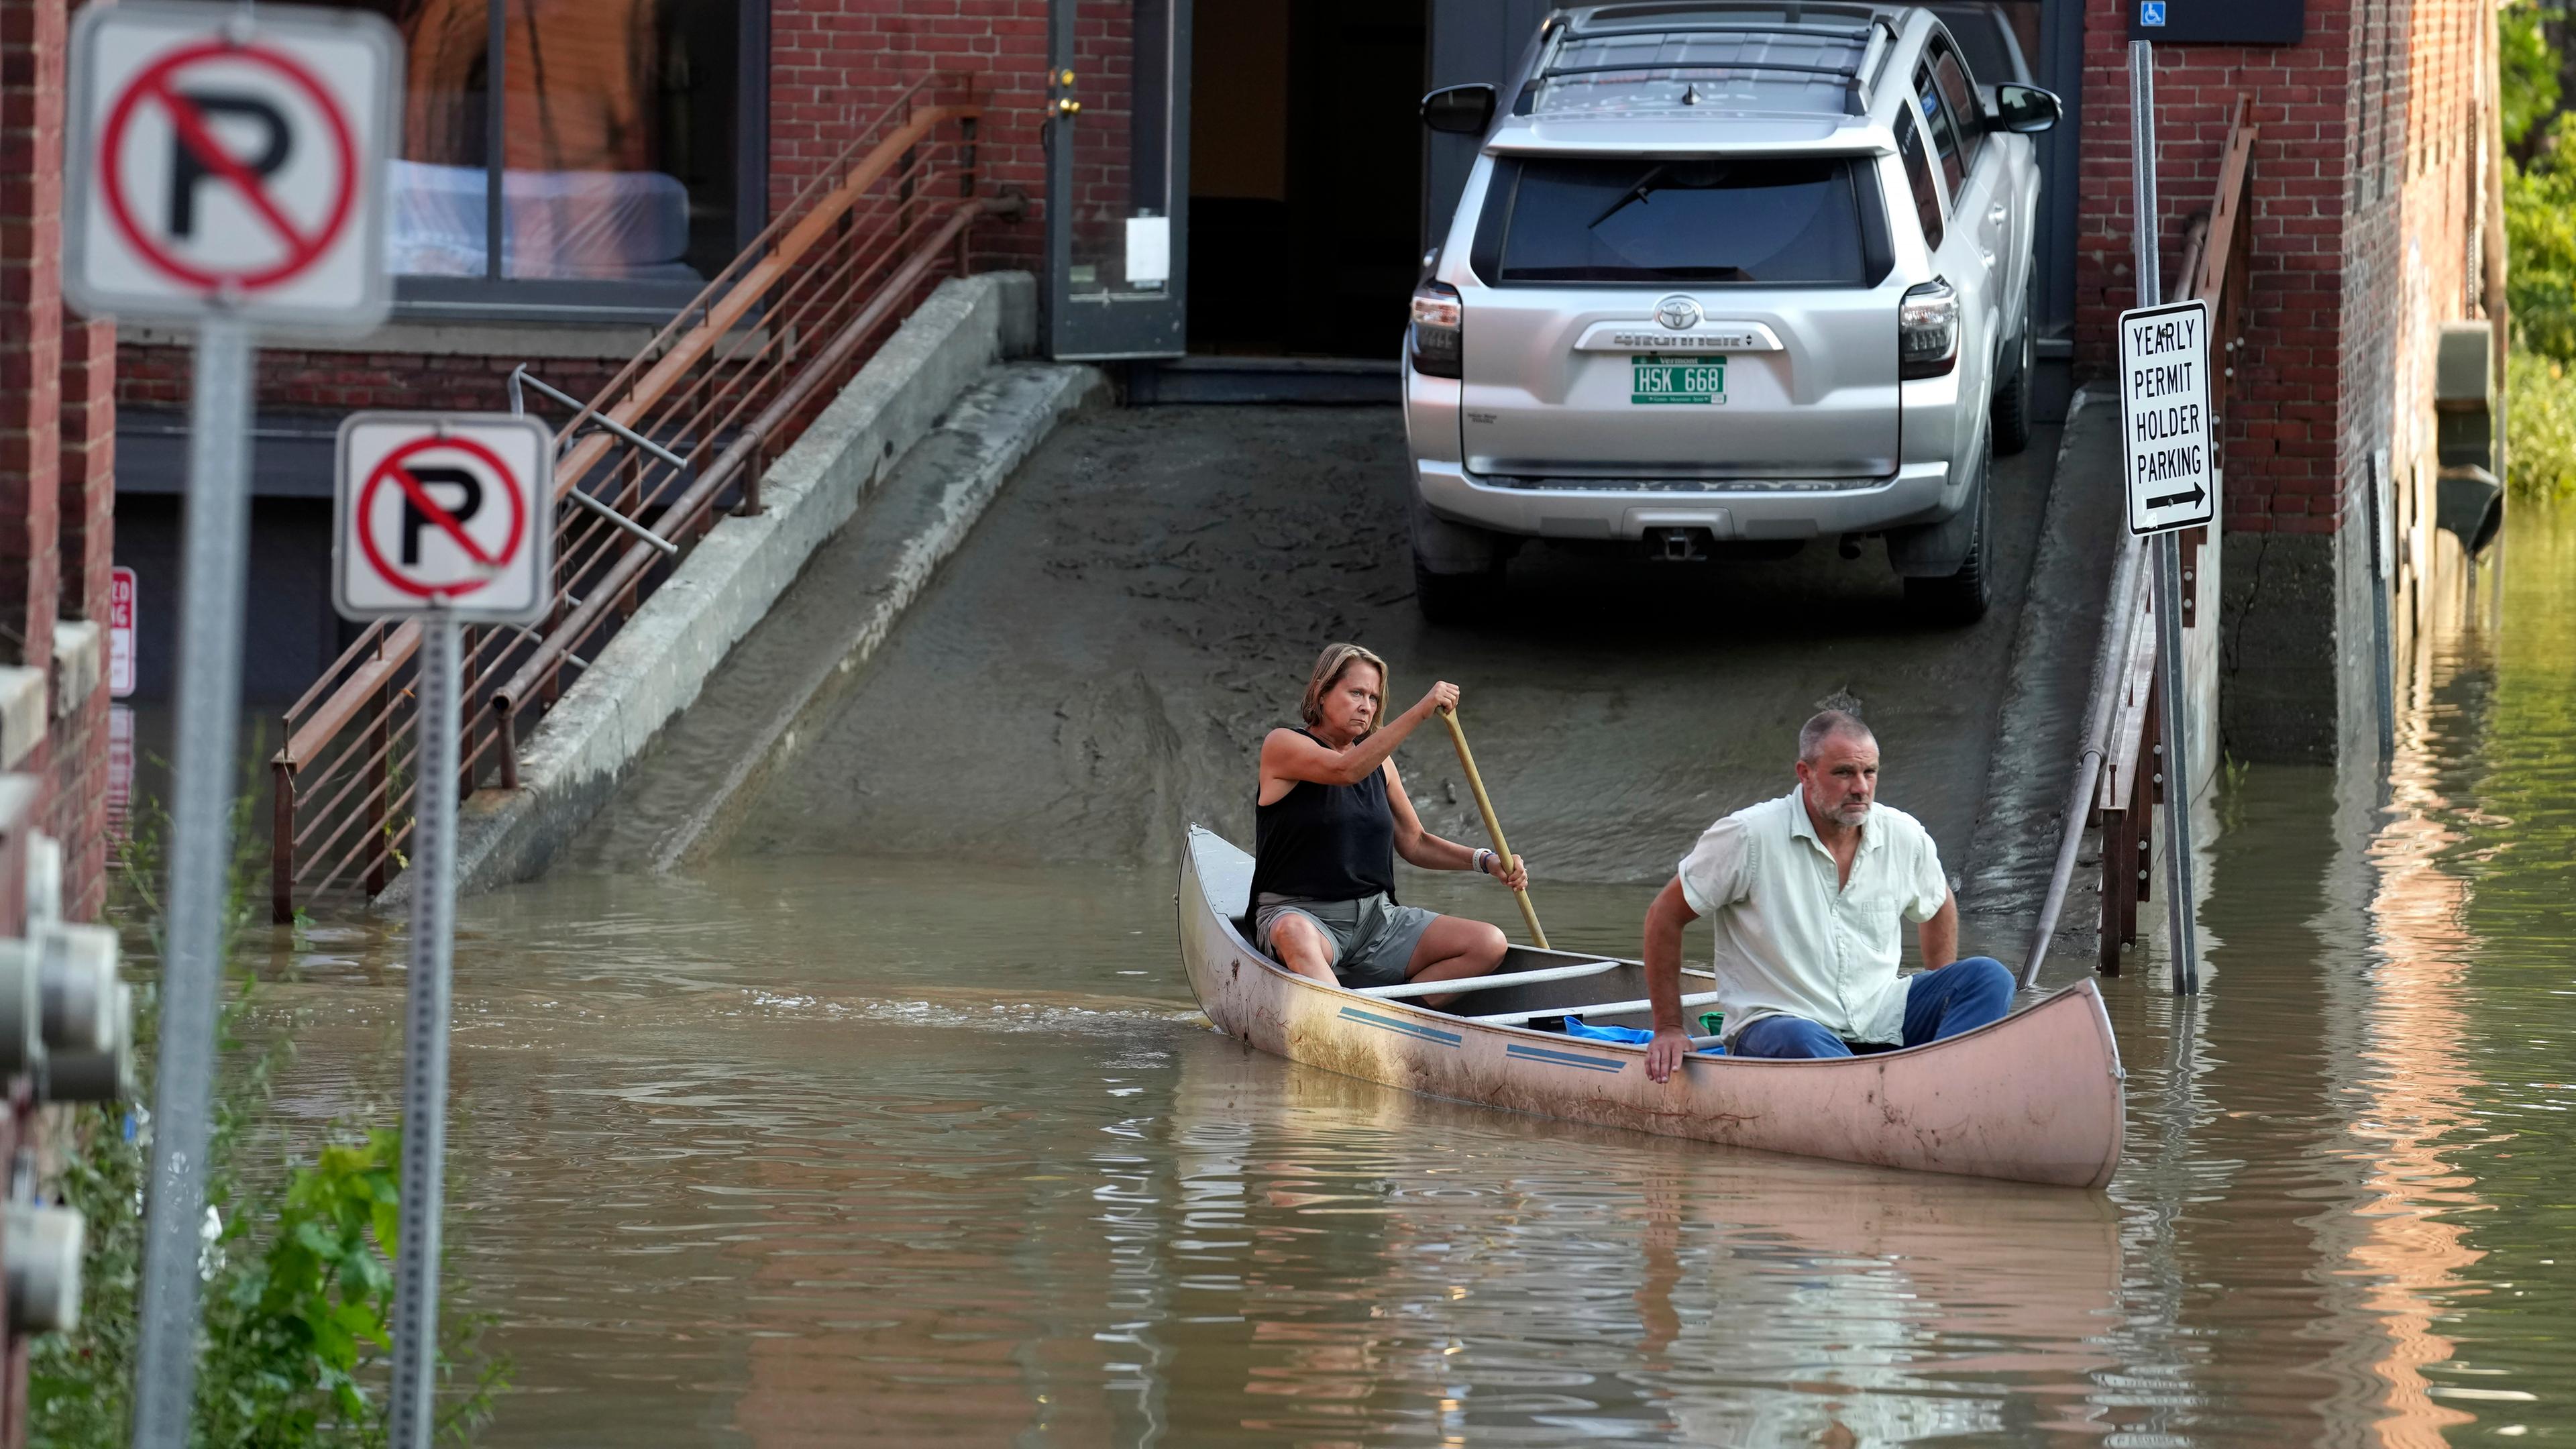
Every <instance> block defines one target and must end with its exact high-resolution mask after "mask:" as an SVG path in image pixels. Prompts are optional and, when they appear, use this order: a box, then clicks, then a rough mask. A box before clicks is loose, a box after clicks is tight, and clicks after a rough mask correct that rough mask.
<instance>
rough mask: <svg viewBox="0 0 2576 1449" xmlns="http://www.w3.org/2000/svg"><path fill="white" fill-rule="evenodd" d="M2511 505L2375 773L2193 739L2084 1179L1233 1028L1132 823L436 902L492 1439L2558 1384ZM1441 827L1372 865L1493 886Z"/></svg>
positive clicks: (1574, 907) (322, 972)
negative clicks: (1667, 1125)
mask: <svg viewBox="0 0 2576 1449" xmlns="http://www.w3.org/2000/svg"><path fill="white" fill-rule="evenodd" d="M2508 547H2509V549H2510V550H2511V557H2510V558H2509V560H2508V563H2507V570H2506V574H2505V578H2504V583H2503V597H2502V602H2501V608H2500V611H2499V612H2500V624H2497V625H2490V624H2489V623H2487V622H2483V621H2481V622H2476V623H2463V624H2461V625H2459V626H2457V627H2454V628H2450V629H2448V630H2447V631H2446V632H2444V633H2442V634H2441V635H2440V636H2439V638H2438V640H2437V643H2436V645H2435V646H2434V647H2433V648H2432V649H2431V650H2430V651H2429V653H2428V655H2427V657H2425V658H2422V659H2420V660H2417V661H2415V668H2414V670H2413V672H2412V674H2411V676H2410V675H2406V674H2401V677H2400V681H2399V689H2400V712H2399V724H2398V730H2397V754H2396V758H2395V761H2394V765H2393V769H2392V771H2391V782H2390V784H2389V785H2388V786H2387V787H2386V789H2385V790H2384V792H2383V793H2381V794H2379V795H2378V796H2376V797H2374V796H2373V795H2372V793H2371V782H2369V781H2366V780H2365V781H2362V782H2360V783H2359V784H2358V785H2353V784H2349V783H2347V784H2346V785H2345V786H2343V787H2341V789H2340V790H2339V787H2338V783H2337V781H2336V779H2335V777H2334V775H2333V774H2332V772H2329V771H2324V770H2303V769H2297V768H2291V767H2254V768H2247V769H2232V770H2230V771H2228V772H2227V774H2226V778H2225V779H2224V782H2223V783H2222V785H2221V787H2220V795H2219V798H2218V799H2217V800H2216V802H2215V805H2214V809H2215V816H2216V820H2217V822H2218V823H2220V824H2221V825H2222V827H2223V828H2222V829H2221V830H2220V831H2219V832H2218V833H2217V834H2216V837H2215V839H2214V841H2212V842H2211V843H2210V844H2209V846H2208V849H2207V852H2206V857H2205V860H2204V873H2205V877H2206V879H2207V881H2208V884H2207V885H2206V887H2205V889H2206V897H2205V900H2204V903H2203V906H2202V913H2201V918H2202V920H2203V921H2204V922H2205V925H2206V937H2205V940H2206V944H2207V952H2208V960H2207V964H2206V967H2205V982H2206V992H2205V994H2204V995H2203V996H2201V997H2200V998H2198V999H2197V1000H2194V1001H2189V1002H2182V1003H2177V1002H2176V1001H2175V1000H2174V999H2173V998H2171V997H2170V996H2168V995H2167V994H2166V993H2165V989H2164V986H2163V980H2164V973H2163V968H2162V963H2161V961H2160V960H2158V959H2157V958H2156V956H2155V954H2154V952H2153V950H2152V949H2150V950H2147V951H2144V952H2140V953H2133V954H2132V956H2131V957H2130V966H2129V969H2128V970H2127V972H2126V974H2124V975H2122V976H2121V977H2118V978H2116V979H2112V980H2109V981H2107V982H2106V987H2107V994H2108V996H2109V999H2110V1007H2111V1011H2112V1016H2113V1020H2114V1025H2115V1027H2116V1028H2117V1031H2118V1034H2119V1038H2120V1043H2121V1047H2122V1051H2123V1053H2124V1055H2125V1058H2126V1061H2127V1066H2128V1071H2129V1089H2130V1099H2129V1103H2130V1129H2129V1139H2128V1156H2127V1160H2126V1162H2125V1163H2124V1164H2123V1167H2122V1169H2121V1171H2120V1173H2119V1175H2118V1177H2117V1178H2116V1180H2115V1181H2114V1183H2113V1185H2112V1187H2111V1189H2110V1190H2109V1192H2108V1193H2107V1194H2101V1195H2094V1194H2085V1193H2080V1192H2065V1191H2055V1190H2047V1189H2035V1188H2026V1187H2016V1186H2006V1185H1997V1184H1986V1183H1979V1182H1971V1181H1965V1180H1953V1179H1944V1178H1935V1177H1927V1176H1908V1175H1902V1174H1894V1173H1884V1172H1876V1171H1871V1170H1866V1169H1857V1168H1848V1167H1840V1166H1834V1165H1830V1164H1822V1163H1810V1162H1803V1161H1796V1160H1789V1159H1780V1158H1770V1157H1762V1156H1758V1155H1752V1154H1744V1153H1731V1152H1727V1151H1724V1150H1719V1149H1712V1148H1708V1147H1703V1146H1699V1145H1695V1144H1688V1143H1679V1142H1672V1141H1664V1140H1658V1139H1650V1138H1644V1137H1637V1136H1630V1135H1626V1134H1621V1133H1616V1132H1609V1131H1598V1130H1592V1129H1587V1128H1581V1127H1575V1126H1570V1125H1565V1124H1559V1123H1554V1122H1549V1121H1543V1120H1538V1119H1533V1118H1525V1117H1516V1116H1510V1115H1505V1114H1500V1113H1495V1112H1489V1111H1484V1110H1480V1109H1474V1108H1468V1107H1462V1106H1456V1105H1452V1104H1447V1103H1442V1102H1437V1101H1430V1100H1425V1099H1421V1098H1417V1097H1413V1096H1410V1095H1408V1094H1405V1093H1402V1092H1398V1091H1394V1090H1389V1089H1383V1088H1379V1087H1375V1086H1371V1085H1367V1084H1363V1083H1360V1082H1356V1081H1351V1080H1348V1079H1343V1078H1339V1077H1334V1076H1330V1075H1327V1074H1324V1073H1320V1072H1317V1071H1313V1070H1309V1069H1302V1068H1298V1067H1293V1066H1290V1065H1288V1064H1286V1063H1284V1062H1281V1061H1278V1060H1274V1059H1272V1058H1268V1057H1265V1056H1260V1055H1256V1054H1252V1053H1249V1052H1247V1051H1246V1050H1244V1049H1243V1048H1241V1047H1239V1046H1237V1045H1235V1044H1234V1043H1232V1042H1230V1041H1228V1040H1226V1039H1224V1038H1222V1037H1219V1036H1217V1035H1215V1034H1213V1033H1212V1032H1210V1031H1209V1030H1208V1029H1207V1027H1206V1025H1205V1023H1204V1021H1203V1019H1201V1018H1200V1017H1199V1016H1198V1014H1197V1012H1196V1010H1195V1007H1194V1005H1193V1003H1192V1002H1191V1000H1190V999H1189V995H1188V990H1187V987H1186V986H1185V985H1184V984H1183V982H1182V980H1181V975H1180V966H1179V962H1178V959H1177V956H1176V953H1175V949H1174V918H1173V909H1172V881H1171V878H1170V876H1169V874H1168V873H1167V872H1165V871H1164V870H1162V869H1160V868H1156V869H1154V870H1151V871H1145V870H1124V869H1118V868H1112V867H1102V866H1069V867H1062V868H1046V869H1041V868H1038V867H1034V866H1029V867H1020V866H999V865H993V864H989V863H971V864H956V863H951V862H942V861H937V860H925V859H919V858H900V859H871V858H864V857H833V856H786V857H775V858H750V859H733V860H726V861H722V862H720V863H718V864H715V865H712V866H709V867H707V868H705V869H703V870H700V871H697V872H695V873H693V874H690V875H686V876H679V877H668V878H662V877H647V876H634V875H624V876H611V875H582V874H559V875H558V876H556V877H554V878H552V879H549V880H547V881H544V882H541V883H538V884H535V885H531V886H523V887H519V888H515V889H512V890H508V891H504V892H501V893H499V894H497V895H492V896H486V897H482V898H478V899H474V900H470V901H467V902H465V903H463V906H462V908H461V920H460V932H459V940H458V943H457V976H458V979H457V1008H456V1019H457V1036H456V1048H455V1079H456V1091H457V1098H456V1103H457V1105H456V1113H457V1115H456V1118H455V1120H454V1121H453V1123H452V1124H451V1127H450V1140H451V1142H452V1144H453V1147H454V1154H453V1166H452V1168H451V1182H450V1195H451V1201H452V1202H454V1203H455V1204H456V1205H457V1207H458V1209H459V1213H458V1214H457V1215H454V1216H452V1217H451V1219H450V1222H449V1226H448V1233H449V1237H450V1241H451V1242H452V1243H453V1245H454V1251H455V1253H456V1254H457V1258H458V1264H459V1267H460V1268H461V1270H462V1274H463V1276H464V1278H465V1279H466V1280H468V1281H469V1282H470V1284H471V1290H470V1306H471V1307H473V1308H476V1309H479V1310H481V1311H483V1312H486V1313H488V1314H491V1315H493V1319H494V1324H493V1327H492V1329H491V1330H490V1332H489V1333H488V1334H487V1339H486V1342H487V1344H488V1345H489V1346H490V1347H493V1348H496V1349H498V1350H500V1351H502V1352H505V1353H507V1354H509V1355H510V1356H511V1357H513V1358H514V1359H515V1360H516V1364H517V1368H516V1385H517V1386H516V1388H515V1389H514V1391H513V1392H512V1393H511V1394H510V1395H509V1396H508V1397H507V1398H506V1399H504V1401H503V1402H502V1404H501V1408H500V1413H499V1417H498V1419H497V1420H496V1422H495V1423H494V1424H493V1426H492V1427H491V1428H490V1429H489V1430H488V1431H487V1433H486V1434H485V1436H484V1441H485V1442H487V1443H491V1444H496V1445H557V1444H577V1443H603V1444H604V1443H614V1444H619V1445H664V1444H667V1445H701V1444H745V1445H782V1446H783V1445H808V1444H812V1445H820V1444H844V1443H852V1442H879V1443H926V1442H946V1443H960V1444H1009V1443H1061V1444H1084V1445H1088V1444H1118V1445H1127V1444H1166V1445H1194V1444H1210V1443H1227V1444H1277V1445H1292V1444H1296V1445H1340V1444H1380V1443H1386V1444H1394V1443H1408V1444H1409V1443H1424V1444H1431V1443H1474V1444H1479V1445H1483V1444H1532V1445H1556V1444H1566V1443H1572V1442H1578V1441H1594V1440H1613V1441H1631V1442H1641V1443H1671V1442H1679V1443H1697V1442H1708V1443H1747V1444H1755V1443H1783V1442H1785V1443H1821V1444H1880V1443H1898V1442H1906V1441H1912V1440H1925V1439H1938V1438H1942V1437H1945V1436H1960V1437H1966V1438H1974V1439H1976V1440H1978V1441H1979V1442H2003V1443H2042V1442H2054V1443H2068V1444H2073V1443H2093V1442H2101V1443H2109V1444H2118V1445H2140V1446H2146V1445H2166V1444H2186V1443H2188V1444H2242V1445H2262V1446H2278V1445H2289V1444H2309V1443H2333V1444H2364V1443H2368V1444H2386V1445H2391V1446H2411V1445H2422V1444H2432V1443H2440V1442H2468V1441H2470V1440H2472V1439H2476V1440H2483V1439H2484V1438H2485V1437H2487V1436H2489V1435H2500V1436H2505V1437H2508V1438H2525V1437H2528V1438H2532V1439H2540V1438H2547V1437H2550V1436H2553V1435H2555V1436H2559V1437H2562V1438H2565V1437H2576V1375H2571V1373H2570V1372H2569V1360H2570V1350H2569V1348H2568V1346H2567V1345H2568V1343H2569V1341H2570V1339H2571V1337H2576V1123H2571V1121H2570V1111H2571V1108H2576V1085H2571V1080H2576V1065H2571V1059H2576V513H2572V512H2563V511H2562V512H2561V513H2559V514H2557V515H2555V516H2551V515H2546V514H2542V513H2539V512H2537V511H2536V510H2526V511H2524V512H2523V513H2522V514H2521V515H2520V516H2518V517H2517V518H2516V520H2515V522H2514V524H2513V526H2512V528H2511V530H2510V533H2509V538H2508ZM1908 788H1909V782H1908V781H1907V780H1906V779H1905V778H1904V774H1903V770H1902V761H1901V760H1896V759H1893V758H1892V759H1891V767H1890V773H1889V776H1888V780H1887V784H1886V798H1887V799H1889V800H1890V801H1891V802H1893V803H1896V804H1899V805H1902V804H1904V803H1905V802H1906V798H1907V793H1908ZM1501 803H1502V805H1503V806H1504V809H1505V813H1506V816H1507V817H1508V816H1509V813H1510V809H1509V807H1510V802H1509V800H1508V799H1506V800H1504V801H1502V802H1501ZM1738 803H1740V802H1738ZM1516 843H1523V844H1525V847H1526V848H1528V849H1529V850H1530V851H1531V853H1532V854H1533V855H1540V854H1542V853H1543V851H1544V849H1545V843H1544V841H1543V839H1541V838H1538V837H1537V836H1536V835H1535V834H1533V835H1532V837H1531V838H1529V839H1528V840H1526V841H1525V842H1519V841H1516ZM1686 843H1687V842H1686V841H1684V840H1681V839H1675V840H1673V841H1671V842H1669V844H1668V846H1667V847H1664V848H1665V849H1667V851H1668V853H1671V854H1678V853H1679V852H1680V850H1681V849H1682V848H1683V847H1684V846H1685V845H1686ZM1954 868H1955V866H1954ZM1475 884H1476V883H1473V882H1468V881H1464V880H1461V879H1456V878H1427V877H1422V876H1420V875H1414V876H1410V877H1408V879H1407V883H1406V889H1407V891H1408V892H1409V898H1410V899H1413V900H1415V901H1417V902H1418V903H1421V904H1427V905H1433V906H1437V907H1457V908H1461V909H1472V910H1474V911H1476V912H1478V913H1480V914H1484V915H1486V916H1488V918H1491V919H1497V920H1508V919H1509V916H1508V903H1507V901H1506V900H1505V898H1504V897H1502V896H1501V895H1500V893H1499V892H1493V891H1490V890H1487V891H1477V890H1475V889H1474V885H1475ZM1533 889H1534V893H1535V894H1536V896H1537V899H1538V902H1539V905H1540V908H1541V910H1542V911H1543V912H1544V913H1545V915H1546V919H1547V922H1548V926H1549V931H1550V934H1551V936H1552V937H1554V938H1556V941H1557V944H1559V945H1560V946H1571V947H1573V948H1576V949H1601V950H1613V951H1617V952H1619V953H1621V954H1633V953H1634V952H1635V950H1636V931H1637V922H1638V920H1639V918H1640V916H1641V915H1642V912H1643V910H1644V907H1645V905H1646V902H1647V900H1648V898H1649V897H1650V895H1651V893H1652V885H1650V884H1649V885H1608V884H1582V885H1566V884H1557V885H1549V884H1545V883H1544V882H1542V883H1541V884H1540V885H1537V886H1534V888H1533ZM1968 904H1969V905H1970V907H1971V909H1972V910H1973V906H1974V903H1973V902H1970V903H1968ZM2161 909H2162V908H2161V906H2158V907H2155V908H2154V909H2153V910H2152V911H2151V912H2149V913H2148V914H2150V915H2160V914H2161ZM2020 941H2021V937H2020V934H2019V932H2018V931H2015V932H2013V933H2012V934H2010V935H2007V936H1997V937H1994V938H1989V939H1979V938H1978V936H1977V935H1976V934H1975V926H1974V924H1973V922H1972V925H1971V931H1970V936H1969V939H1968V940H1966V941H1965V942H1963V947H1964V948H1966V949H1972V950H1989V951H1993V952H1995V953H1996V954H2000V955H2004V956H2006V957H2007V958H2016V957H2017V954H2018V949H2019V946H2020ZM1691 949H1692V953H1693V955H1694V956H1695V957H1696V956H1698V955H1699V954H1700V953H1703V952H1704V951H1705V949H1706V946H1705V938H1704V936H1697V935H1695V936H1694V938H1693V942H1692V947H1691ZM270 950H271V956H270V958H269V964H268V974H269V975H271V976H272V977H274V978H275V980H276V984H274V985H273V986H272V987H270V988H269V989H268V990H267V991H266V993H265V994H264V997H263V1003H264V1005H263V1010H264V1012H265V1013H266V1014H267V1015H268V1016H270V1017H271V1018H273V1019H277V1020H288V1019H292V1020H293V1021H295V1022H296V1023H297V1025H296V1028H295V1029H296V1031H297V1035H298V1042H299V1048H300V1055H299V1057H298V1059H297V1061H296V1063H295V1064H294V1065H293V1066H292V1067H291V1068H290V1069H289V1070H288V1071H287V1072H286V1073H285V1075H284V1078H283V1080H284V1102H285V1105H286V1106H287V1107H288V1108H289V1110H290V1111H292V1112H294V1113H296V1114H299V1115H301V1116H302V1117H304V1118H306V1119H307V1120H310V1121H312V1122H314V1123H316V1124H318V1123H320V1122H322V1121H324V1120H327V1119H330V1118H332V1117H335V1116H338V1115H340V1114H344V1113H346V1112H348V1111H350V1110H351V1109H352V1108H353V1107H354V1106H355V1105H357V1104H359V1103H362V1102H373V1103H378V1104H382V1103H384V1102H386V1101H387V1100H388V1099H389V1098H390V1097H391V1095H392V1092H393V1088H394V1085H395V1082H396V1079H397V1072H398V1066H399V1051H398V1036H397V1031H396V1028H397V1024H398V1019H399V1013H400V1010H401V1005H402V970H401V964H400V963H401V942H400V940H399V938H398V936H397V935H396V934H395V933H394V932H393V931H392V930H391V929H390V928H384V929H379V928H376V927H372V926H366V927H318V928H316V929H315V930H314V931H313V932H311V933H310V934H308V935H306V936H305V937H302V938H300V939H290V938H288V937H286V936H284V935H282V934H281V935H280V936H279V937H277V938H276V939H275V940H274V941H273V942H271V943H270ZM2087 955H2089V953H2088V952H2077V953H2073V954H2070V955H2068V956H2067V957H2064V958H2062V959H2061V960H2060V961H2059V962H2058V963H2057V964H2056V966H2055V968H2054V970H2053V972H2052V974H2051V978H2050V979H2051V980H2052V981H2062V980H2068V979H2073V973H2075V972H2077V971H2080V970H2082V969H2083V968H2084V964H2085V963H2084V957H2085V956H2087Z"/></svg>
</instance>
